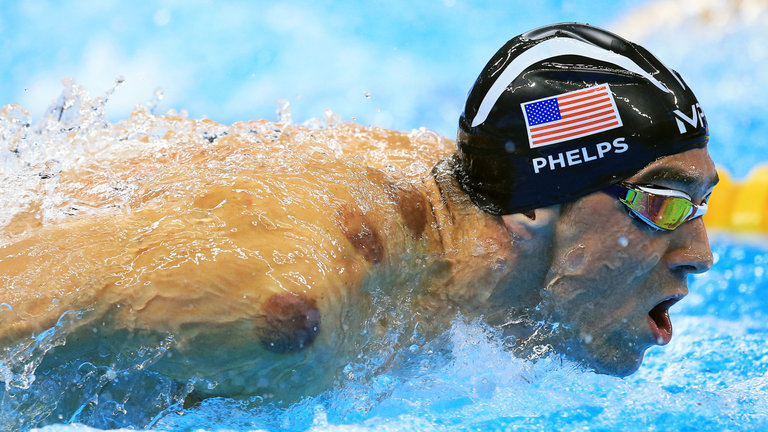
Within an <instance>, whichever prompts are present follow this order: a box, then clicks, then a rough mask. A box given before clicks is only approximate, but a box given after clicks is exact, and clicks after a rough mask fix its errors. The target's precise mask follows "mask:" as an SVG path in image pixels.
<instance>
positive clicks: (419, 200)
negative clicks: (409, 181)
mask: <svg viewBox="0 0 768 432" xmlns="http://www.w3.org/2000/svg"><path fill="white" fill-rule="evenodd" d="M385 190H386V192H387V194H388V195H389V197H390V199H391V200H392V201H393V202H394V203H395V205H396V206H397V210H398V212H400V216H401V217H402V218H403V222H404V223H405V226H406V227H408V229H409V230H410V231H411V233H413V236H414V238H417V239H418V238H421V235H422V234H423V233H424V227H425V226H426V225H427V202H426V199H425V198H424V196H423V195H422V194H420V193H419V192H418V191H417V190H416V189H414V188H413V187H412V186H409V185H396V184H393V183H388V184H387V185H386V186H385Z"/></svg>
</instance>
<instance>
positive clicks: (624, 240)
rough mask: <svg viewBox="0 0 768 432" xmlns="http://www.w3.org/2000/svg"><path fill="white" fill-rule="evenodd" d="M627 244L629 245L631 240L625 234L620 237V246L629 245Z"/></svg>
mask: <svg viewBox="0 0 768 432" xmlns="http://www.w3.org/2000/svg"><path fill="white" fill-rule="evenodd" d="M627 245H629V240H627V238H626V237H624V236H621V237H619V246H621V247H627Z"/></svg>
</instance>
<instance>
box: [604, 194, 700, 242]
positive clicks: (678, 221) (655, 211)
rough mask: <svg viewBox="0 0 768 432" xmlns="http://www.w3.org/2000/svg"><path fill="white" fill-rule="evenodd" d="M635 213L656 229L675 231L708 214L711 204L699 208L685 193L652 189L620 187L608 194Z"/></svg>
mask: <svg viewBox="0 0 768 432" xmlns="http://www.w3.org/2000/svg"><path fill="white" fill-rule="evenodd" d="M606 192H608V193H610V194H612V195H614V196H615V197H616V198H618V199H619V201H621V202H622V203H623V204H624V205H625V206H627V208H628V209H629V210H631V211H632V213H633V214H634V215H635V216H637V217H638V218H640V219H641V220H642V221H643V222H645V223H647V224H648V225H650V226H651V227H653V228H657V229H660V230H664V231H672V230H674V229H675V228H677V227H679V226H680V225H682V224H684V223H685V222H688V221H689V220H691V219H694V218H697V217H699V216H702V215H703V214H704V213H706V212H707V204H706V203H702V204H700V205H696V204H694V203H693V202H691V197H690V196H688V194H686V193H685V192H682V191H679V190H674V189H662V188H657V187H651V186H637V185H633V184H629V183H617V184H615V185H613V186H611V187H610V188H608V189H607V190H606Z"/></svg>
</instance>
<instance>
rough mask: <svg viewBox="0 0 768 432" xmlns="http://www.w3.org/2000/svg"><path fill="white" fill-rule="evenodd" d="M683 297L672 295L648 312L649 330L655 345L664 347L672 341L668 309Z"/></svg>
mask: <svg viewBox="0 0 768 432" xmlns="http://www.w3.org/2000/svg"><path fill="white" fill-rule="evenodd" d="M684 296H685V295H674V296H671V297H667V298H666V299H664V300H662V301H661V302H659V303H658V304H657V305H656V306H654V307H653V309H651V310H650V311H649V312H648V325H649V327H650V328H651V332H652V333H653V336H654V337H655V338H656V343H657V344H659V345H666V344H668V343H669V341H671V340H672V321H671V320H670V319H669V308H670V307H672V305H673V304H675V303H677V302H679V301H680V300H681V299H682V298H683V297H684Z"/></svg>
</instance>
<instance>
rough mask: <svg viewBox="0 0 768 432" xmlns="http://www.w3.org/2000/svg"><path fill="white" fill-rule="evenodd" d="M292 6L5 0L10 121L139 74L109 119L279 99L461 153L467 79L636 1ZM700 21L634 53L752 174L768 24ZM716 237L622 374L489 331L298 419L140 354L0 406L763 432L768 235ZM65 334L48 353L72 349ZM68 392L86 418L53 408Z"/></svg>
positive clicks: (27, 422) (240, 424) (193, 419)
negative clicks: (71, 83)
mask: <svg viewBox="0 0 768 432" xmlns="http://www.w3.org/2000/svg"><path fill="white" fill-rule="evenodd" d="M644 3H645V4H647V3H649V2H644ZM713 3H714V4H718V2H713ZM721 3H723V4H727V3H730V2H721ZM744 3H749V2H744ZM185 4H187V3H185ZM281 4H282V6H275V5H272V4H263V3H254V2H241V3H235V4H234V5H233V6H227V7H218V6H215V5H213V4H212V3H211V2H205V1H199V2H188V5H187V6H181V5H180V4H179V3H175V2H163V3H160V4H159V6H158V5H152V6H148V5H147V4H145V3H142V4H141V5H136V6H135V7H134V6H131V8H129V10H125V9H126V7H125V6H124V5H122V4H121V3H119V2H99V3H98V5H94V4H88V3H86V2H73V3H71V4H70V3H61V2H47V1H28V2H19V3H15V4H10V3H2V4H1V5H0V37H2V40H0V43H1V44H2V45H1V47H2V54H0V66H1V67H0V77H2V78H3V83H4V85H3V86H0V104H5V103H12V102H20V103H21V104H22V105H23V106H24V107H26V108H27V109H28V110H30V111H31V118H32V119H33V120H38V119H40V118H41V117H42V116H43V113H44V109H45V107H46V106H48V104H49V103H50V102H51V100H54V99H55V97H56V95H57V94H58V93H59V92H60V91H61V84H60V82H59V81H60V80H61V79H62V78H63V77H68V76H71V77H73V78H75V79H76V80H78V81H80V82H85V83H86V85H87V86H88V87H89V88H90V89H91V91H92V92H93V94H96V95H98V94H102V93H103V91H104V89H106V88H109V87H111V86H112V85H113V81H114V79H115V76H117V75H124V76H125V78H126V80H127V81H126V84H125V85H124V87H123V88H121V89H118V90H117V92H116V93H115V95H114V96H113V98H112V100H111V101H110V103H109V104H108V105H107V107H106V109H107V115H108V118H109V119H111V120H112V121H118V120H122V119H124V118H126V117H127V116H128V114H129V113H130V112H131V110H132V109H133V106H134V105H135V104H137V103H141V102H143V101H146V100H149V99H152V97H153V95H154V94H155V88H156V87H162V88H163V89H164V91H165V99H162V100H159V101H157V102H158V103H159V107H157V109H158V112H164V111H165V110H167V109H171V108H173V109H178V110H186V111H188V112H189V115H190V117H193V118H199V117H203V116H208V117H210V118H212V119H214V120H217V121H221V122H224V123H231V122H233V121H237V120H245V119H252V118H268V119H274V107H275V105H276V103H277V100H278V99H284V98H285V99H289V100H290V102H291V108H292V111H293V117H294V120H295V121H297V122H300V121H301V120H304V119H308V118H310V117H319V116H321V115H322V113H323V110H325V109H326V108H332V109H334V111H336V112H337V113H338V114H339V115H340V116H341V117H342V118H343V119H344V120H352V119H355V120H357V121H360V122H362V123H364V124H375V125H380V126H385V127H391V128H395V129H400V130H407V129H410V128H416V127H420V126H427V127H429V128H431V129H434V130H437V131H438V132H440V133H442V134H445V135H447V136H449V137H450V136H452V134H453V129H454V127H455V122H456V118H457V117H458V113H459V111H460V110H461V106H462V104H463V98H464V96H465V94H466V91H467V90H468V88H469V86H470V85H471V82H472V81H473V80H474V78H475V76H476V74H477V72H478V71H479V70H480V68H481V67H482V65H483V64H484V62H485V61H486V59H487V58H488V56H489V55H490V54H491V53H492V52H493V51H495V50H496V48H498V46H500V44H501V43H503V42H504V41H505V40H506V39H507V38H508V37H510V36H512V35H514V34H516V33H519V32H521V31H524V30H527V29H529V28H531V27H535V26H538V25H541V24H545V23H548V22H553V21H562V20H579V21H588V22H591V23H594V24H598V25H604V26H609V27H610V26H611V25H614V24H615V23H617V22H619V21H620V20H621V19H623V18H626V17H627V16H630V15H632V14H633V13H634V12H635V10H634V9H635V6H636V5H637V3H636V2H630V1H625V2H609V1H598V2H589V4H588V5H586V4H582V3H579V2H568V1H556V0H550V1H543V2H536V3H535V4H536V5H535V6H532V7H533V9H531V7H530V6H529V5H528V4H526V3H523V2H517V3H512V4H508V5H505V7H503V8H501V9H499V7H498V6H496V5H494V2H475V3H472V4H470V3H468V2H462V1H459V0H456V1H442V2H435V4H430V5H420V4H419V5H417V4H413V2H407V1H395V2H366V3H365V5H359V4H358V3H355V5H354V6H350V5H349V4H341V3H339V4H336V5H335V6H327V7H325V6H321V5H318V4H317V2H309V1H305V2H299V1H296V2H281ZM595 11H597V12H595ZM686 13H687V12H685V11H677V18H679V21H676V22H672V23H671V24H669V25H665V24H663V22H662V21H663V20H659V22H661V24H658V23H657V24H653V23H650V22H649V23H647V26H646V27H645V28H646V31H645V32H643V33H642V34H641V35H640V39H639V41H642V42H644V43H645V44H646V45H647V46H648V47H649V48H650V49H651V50H652V51H653V52H655V53H657V54H658V55H659V56H660V57H661V58H662V59H663V60H664V61H665V62H667V63H668V64H670V65H671V66H674V67H675V68H677V69H678V70H680V71H681V73H682V74H683V76H685V77H686V79H687V81H688V83H689V84H690V85H691V86H692V87H693V88H694V89H695V90H696V92H697V94H698V95H699V98H700V99H701V102H702V105H703V106H704V108H705V110H706V112H707V114H708V116H709V120H710V123H711V125H712V131H711V133H712V142H711V145H710V150H711V153H712V154H713V157H714V158H715V159H716V161H717V163H718V164H719V165H720V166H723V167H726V168H727V169H728V170H730V171H731V172H732V173H733V174H734V175H735V176H736V177H743V176H745V175H746V174H747V172H748V171H749V169H750V168H752V167H753V166H755V165H756V164H759V163H764V162H765V161H766V159H767V158H766V156H765V155H766V154H768V140H766V139H765V138H764V137H765V136H768V122H766V121H764V120H763V118H762V116H763V115H764V114H763V113H765V112H767V111H768V106H767V103H766V100H768V98H766V97H765V96H766V92H765V88H768V85H767V84H768V83H767V82H766V80H767V79H768V78H766V75H765V74H764V73H763V72H762V71H764V70H765V66H767V65H768V50H766V49H765V48H764V47H766V46H768V41H766V36H765V32H764V28H765V23H766V19H765V17H766V16H768V15H767V14H765V10H764V9H760V10H758V11H757V12H754V11H753V12H741V13H735V14H734V15H733V16H730V18H728V17H729V16H728V15H727V14H725V13H720V14H715V16H719V17H721V18H722V17H723V16H725V17H726V18H728V19H724V20H721V21H723V22H720V21H718V20H716V19H714V18H711V19H702V20H698V21H697V20H696V19H694V18H690V16H697V15H696V14H695V13H690V14H689V15H690V16H688V15H686ZM672 15H673V16H674V15H675V14H672ZM699 15H701V14H699ZM702 16H703V15H702ZM489 20H490V21H489ZM614 30H616V31H618V32H619V33H621V30H622V29H620V28H614ZM244 40H247V41H248V43H244V42H243V41H244ZM126 41H128V42H126ZM672 42H674V43H672ZM446 46H447V47H450V48H451V49H446V48H445V47H446ZM329 59H332V61H329ZM113 65H116V67H113ZM437 71H439V73H438V72H437ZM131 86H133V87H131ZM3 139H4V140H7V139H8V137H6V136H4V137H3ZM4 143H5V141H4ZM43 147H46V146H45V145H44V146H43ZM44 159H45V158H43V160H44ZM0 162H2V164H1V165H2V166H3V169H6V168H7V166H8V165H5V162H6V161H5V160H3V159H0ZM4 186H5V185H4ZM2 193H3V194H10V193H11V191H10V188H7V187H4V188H3V191H2ZM4 202H5V200H4ZM712 238H713V242H712V243H713V251H714V253H715V257H716V262H715V265H714V267H713V269H712V270H711V271H710V272H709V273H707V274H705V275H699V276H696V277H693V278H692V279H691V283H690V294H689V295H688V297H687V298H686V299H684V300H683V301H682V302H680V303H678V304H677V305H676V306H675V307H673V309H672V311H671V315H672V321H673V323H674V325H675V337H674V338H673V340H672V342H671V343H670V344H669V345H668V346H666V347H663V348H659V347H656V348H653V349H651V350H649V352H648V353H647V356H646V360H645V362H644V363H643V366H642V368H641V369H640V371H639V372H637V373H636V374H634V375H632V376H630V377H628V378H624V379H619V378H614V377H609V376H604V375H597V374H594V373H592V372H589V371H584V370H581V369H580V368H579V367H578V366H577V365H574V364H572V363H570V362H568V361H566V360H563V359H561V358H559V357H557V356H549V357H545V358H544V359H542V360H539V361H537V362H535V363H532V362H528V361H525V360H521V359H517V358H515V357H513V356H511V355H510V354H509V353H507V352H506V351H504V350H503V348H502V347H503V344H504V341H503V340H500V337H499V336H498V335H497V334H495V333H494V332H493V331H492V330H491V329H488V328H486V327H485V326H483V325H482V323H475V322H469V323H467V322H463V321H461V320H457V321H456V322H455V323H454V325H453V327H452V328H451V329H450V331H449V332H448V333H446V334H445V335H444V338H443V339H444V340H440V341H435V342H432V343H426V342H425V343H414V345H413V346H411V347H410V348H409V349H408V350H407V352H403V353H399V355H400V357H401V360H402V361H401V362H400V363H399V364H400V366H399V367H397V368H392V369H386V368H385V369H382V370H375V371H374V368H373V367H371V363H370V362H371V361H373V362H375V360H376V359H375V358H369V359H366V361H361V362H360V363H350V365H349V366H348V368H347V369H346V370H345V371H344V374H343V375H341V376H339V377H338V383H337V385H336V386H334V388H333V389H331V390H329V391H327V392H325V393H323V394H321V395H318V396H315V397H308V398H305V399H304V400H302V401H301V402H299V403H296V404H292V405H288V406H282V405H267V406H264V405H262V404H260V403H259V400H258V398H255V399H253V400H250V401H240V400H231V399H209V400H206V401H204V402H203V403H202V404H200V405H199V406H196V407H192V408H188V409H183V408H182V407H181V405H180V399H179V398H180V397H181V395H183V394H185V389H184V388H179V387H178V386H177V384H175V383H173V382H171V381H170V380H168V379H165V378H164V377H162V376H159V375H155V374H151V373H145V372H140V368H139V367H138V366H140V365H141V362H142V361H143V360H145V359H146V358H147V357H151V356H152V355H154V354H156V352H145V353H138V354H136V356H134V357H130V356H127V358H124V359H122V360H123V362H122V363H120V364H118V365H117V366H116V367H114V368H104V367H97V366H93V365H89V364H83V365H76V367H73V368H70V369H59V370H54V371H52V372H51V373H49V374H47V375H43V374H38V376H36V380H35V382H34V383H31V388H30V390H25V391H15V392H14V391H10V392H9V391H6V390H4V389H0V430H6V429H8V430H26V429H29V428H32V427H35V426H41V427H42V425H49V426H45V427H43V428H42V430H45V431H47V432H50V431H65V432H82V431H90V430H92V429H91V427H97V428H100V429H108V430H118V429H120V428H128V429H136V428H149V429H151V430H156V431H196V430H204V431H213V430H233V431H250V430H295V431H367V430H377V431H378V430H384V431H412V430H425V431H431V430H435V431H443V430H456V431H465V430H542V431H550V430H573V431H576V430H591V431H609V430H610V431H614V430H638V431H646V430H664V431H667V430H681V431H682V430H696V431H700V430H704V431H706V430H711V431H723V430H734V431H735V430H768V394H766V392H768V343H767V342H766V341H768V334H767V332H768V319H766V318H767V317H766V315H767V314H768V296H766V295H765V294H764V293H763V291H764V290H765V288H766V285H767V282H766V278H768V274H767V273H768V239H766V238H764V237H761V236H747V237H737V236H733V235H729V234H727V233H713V236H712ZM0 303H2V300H0ZM0 308H2V305H0ZM0 312H2V310H0ZM50 336H51V337H50V338H49V339H45V337H43V338H42V339H41V341H40V346H41V347H43V346H46V345H51V344H55V343H56V342H57V341H56V336H55V335H50ZM155 349H161V347H155ZM150 351H151V350H150ZM6 372H7V371H3V373H4V374H5V373H6ZM12 372H17V373H18V372H19V371H12ZM20 376H25V375H24V374H21V375H20ZM62 393H67V394H71V395H72V396H71V399H72V402H73V403H74V402H77V403H74V404H75V406H77V407H78V409H69V410H64V409H61V410H57V409H56V406H53V404H54V401H55V400H57V399H58V396H59V395H60V394H62ZM83 424H85V425H88V426H85V425H83Z"/></svg>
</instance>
